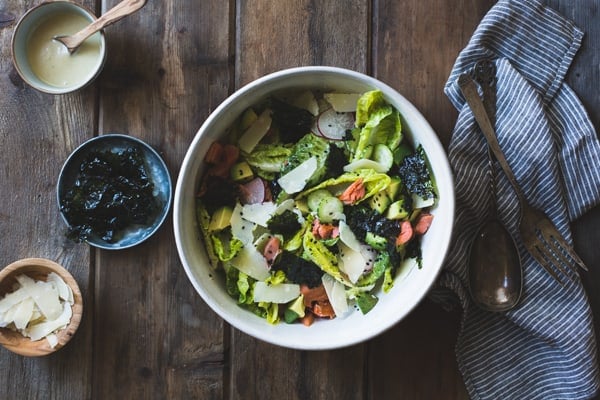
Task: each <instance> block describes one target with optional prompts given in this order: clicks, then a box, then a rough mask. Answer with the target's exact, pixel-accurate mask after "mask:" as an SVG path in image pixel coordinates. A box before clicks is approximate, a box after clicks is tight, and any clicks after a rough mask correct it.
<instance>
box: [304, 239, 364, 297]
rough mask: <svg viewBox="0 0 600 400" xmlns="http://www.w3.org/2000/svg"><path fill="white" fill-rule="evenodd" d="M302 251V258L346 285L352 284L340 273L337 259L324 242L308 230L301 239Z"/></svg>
mask: <svg viewBox="0 0 600 400" xmlns="http://www.w3.org/2000/svg"><path fill="white" fill-rule="evenodd" d="M302 244H303V246H304V253H303V254H302V258H304V259H305V260H308V261H312V262H313V263H315V264H316V265H318V266H319V268H321V270H323V272H325V273H327V274H329V275H331V276H332V277H334V278H335V279H336V280H337V281H339V282H341V283H343V284H344V285H346V286H352V283H351V282H350V281H349V280H348V278H346V276H345V275H343V274H342V271H341V270H340V267H339V265H338V259H337V257H336V255H335V254H333V253H332V252H331V251H330V250H329V249H328V248H327V246H325V244H323V243H322V242H321V241H320V240H317V239H316V238H315V235H313V233H312V232H311V231H310V230H307V231H306V233H305V234H304V240H303V243H302Z"/></svg>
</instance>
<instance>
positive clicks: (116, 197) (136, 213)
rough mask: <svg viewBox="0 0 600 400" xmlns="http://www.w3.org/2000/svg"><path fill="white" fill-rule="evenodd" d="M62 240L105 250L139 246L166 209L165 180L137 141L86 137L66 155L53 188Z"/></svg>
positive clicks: (153, 156) (167, 191)
mask: <svg viewBox="0 0 600 400" xmlns="http://www.w3.org/2000/svg"><path fill="white" fill-rule="evenodd" d="M57 192H58V204H59V209H60V212H61V215H62V217H63V219H64V220H65V222H66V223H67V225H68V228H67V237H68V238H69V239H71V240H73V241H75V242H83V241H85V242H88V243H89V244H91V245H94V246H96V247H100V248H106V249H119V248H126V247H130V246H133V245H135V244H138V243H141V242H142V241H143V240H145V239H146V238H148V237H149V236H150V235H151V234H152V233H154V232H155V231H156V230H157V229H158V227H159V226H160V224H161V223H162V221H163V220H164V218H165V216H166V213H167V211H168V208H169V205H170V199H171V189H170V178H169V174H168V171H167V168H166V165H165V164H164V162H163V161H162V159H161V158H160V156H158V154H157V153H156V152H155V151H154V150H153V149H152V148H151V147H150V146H148V145H147V144H145V143H143V142H142V141H140V140H138V139H135V138H133V137H129V136H127V135H119V134H110V135H103V136H99V137H97V138H94V139H91V140H89V141H88V142H86V143H84V144H83V145H81V146H80V147H79V148H78V149H77V150H75V152H73V154H72V155H71V156H70V157H69V159H68V160H67V162H66V163H65V165H64V166H63V170H62V171H61V175H60V178H59V184H58V190H57Z"/></svg>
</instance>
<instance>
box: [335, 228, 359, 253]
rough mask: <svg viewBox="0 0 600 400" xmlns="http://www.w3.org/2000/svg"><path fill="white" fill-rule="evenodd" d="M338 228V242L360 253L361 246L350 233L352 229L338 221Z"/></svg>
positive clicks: (352, 233)
mask: <svg viewBox="0 0 600 400" xmlns="http://www.w3.org/2000/svg"><path fill="white" fill-rule="evenodd" d="M339 228H340V240H341V241H342V242H344V244H345V245H346V246H348V247H350V248H351V249H352V250H354V251H357V252H360V250H361V246H362V245H361V243H360V242H359V241H358V239H357V238H356V236H355V235H354V232H352V229H350V226H348V224H347V223H346V222H344V221H340V223H339Z"/></svg>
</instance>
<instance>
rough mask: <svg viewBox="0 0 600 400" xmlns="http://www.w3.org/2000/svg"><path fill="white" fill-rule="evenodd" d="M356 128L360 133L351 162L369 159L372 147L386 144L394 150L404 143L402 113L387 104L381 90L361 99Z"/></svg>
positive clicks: (367, 94) (366, 94)
mask: <svg viewBox="0 0 600 400" xmlns="http://www.w3.org/2000/svg"><path fill="white" fill-rule="evenodd" d="M356 126H357V127H359V128H360V132H359V133H358V135H357V137H356V145H355V147H354V150H353V151H352V157H351V159H350V162H352V161H356V160H361V159H364V158H369V156H370V150H371V148H372V147H371V146H374V145H376V144H385V145H387V146H388V147H389V148H390V150H394V149H395V148H396V147H398V145H399V144H400V142H401V141H402V123H401V121H400V113H399V112H398V110H396V109H395V108H393V107H392V106H391V105H389V104H387V103H386V102H385V100H384V99H383V93H382V92H381V91H379V90H375V91H371V92H367V93H365V94H364V95H363V96H361V97H360V98H359V100H358V108H357V111H356Z"/></svg>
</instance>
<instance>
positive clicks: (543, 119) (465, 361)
mask: <svg viewBox="0 0 600 400" xmlns="http://www.w3.org/2000/svg"><path fill="white" fill-rule="evenodd" d="M582 36H583V34H582V32H581V31H580V30H579V29H578V28H577V27H575V26H574V25H573V24H572V23H571V22H570V21H568V20H566V19H564V18H563V17H562V16H561V15H559V14H558V13H556V12H555V11H554V10H552V9H550V8H548V7H546V6H544V5H543V4H542V3H541V2H540V1H537V0H535V1H524V0H521V1H517V0H512V1H511V0H501V1H498V2H497V3H496V5H495V6H494V7H493V8H492V9H491V10H490V11H489V13H488V14H487V15H486V16H485V18H484V19H483V20H482V21H481V23H480V25H479V27H478V28H477V30H476V31H475V33H474V36H473V37H472V39H471V40H470V42H469V44H468V46H467V47H466V48H465V49H464V50H463V51H462V52H461V53H460V55H459V57H458V59H457V61H456V63H455V65H454V68H453V70H452V72H451V75H450V78H449V79H448V82H447V84H446V87H445V92H446V95H447V96H448V97H449V98H450V100H451V101H452V103H453V105H454V106H455V107H456V108H457V109H458V110H459V116H458V121H457V123H456V126H455V129H454V132H453V136H452V139H451V142H450V145H449V158H450V162H451V165H452V167H453V169H454V174H455V179H456V193H457V199H456V200H457V212H456V222H455V228H454V238H453V243H452V245H451V248H450V251H449V255H448V258H447V260H446V264H445V267H444V270H443V272H442V274H441V275H440V279H439V280H438V282H437V288H436V290H434V291H433V292H432V295H431V297H432V298H433V299H434V300H435V299H436V298H437V299H441V298H443V297H444V293H443V292H444V291H443V290H441V289H442V288H445V289H450V290H451V291H452V292H454V294H456V295H458V298H459V300H460V303H461V305H462V307H463V310H464V314H463V321H462V327H461V331H460V333H459V337H458V342H457V345H456V355H457V360H458V365H459V368H460V370H461V372H462V375H463V378H464V380H465V384H466V387H467V390H468V392H469V395H470V396H471V397H472V398H473V399H528V400H529V399H543V400H549V399H584V398H589V397H591V396H593V395H594V394H595V393H596V391H597V389H598V387H599V375H598V364H597V359H596V339H595V336H594V330H593V325H592V314H591V310H590V307H589V304H588V300H587V297H586V294H585V292H584V289H583V286H582V284H581V281H580V279H579V276H576V274H573V276H574V279H575V281H574V282H569V283H567V284H566V285H565V287H562V286H561V285H560V284H559V283H557V282H556V281H554V280H553V278H551V276H550V275H549V274H548V273H547V272H545V270H544V269H543V268H542V267H541V266H540V265H539V264H537V263H536V262H535V261H534V260H533V258H532V257H531V256H530V255H529V253H528V252H527V251H526V250H525V248H524V247H523V245H522V244H521V243H519V251H520V255H521V259H522V262H523V266H524V292H523V297H522V300H521V303H520V304H519V306H518V307H517V308H515V309H513V310H511V311H508V312H505V313H492V312H486V311H482V310H480V309H479V308H477V307H476V306H475V305H474V304H473V302H472V301H471V299H470V297H469V293H468V286H467V285H468V280H467V279H468V278H467V277H468V272H467V264H468V259H469V250H470V245H471V243H472V242H473V240H474V237H475V234H476V232H477V230H478V228H479V227H480V226H481V224H482V223H483V221H484V219H485V211H486V207H485V206H482V204H485V202H486V199H487V198H488V197H487V196H488V190H489V180H488V179H489V178H488V171H489V166H488V159H487V153H486V142H485V138H484V137H483V135H482V133H481V132H480V130H479V127H478V126H477V124H476V122H475V120H474V117H473V115H472V114H471V111H470V110H469V108H468V105H467V104H465V100H464V98H463V97H462V95H461V93H460V90H459V88H458V84H457V80H458V77H459V75H460V74H461V73H464V72H468V71H470V70H471V69H472V68H473V65H474V63H475V62H476V61H478V60H481V59H493V60H494V62H495V64H496V68H497V78H498V82H497V97H498V101H497V122H496V128H497V135H498V140H499V142H500V145H501V147H502V149H503V151H504V153H505V155H506V158H507V160H508V162H509V163H510V165H511V167H512V169H513V170H514V173H515V175H516V177H517V180H518V182H519V184H520V186H521V188H522V189H523V191H524V193H525V196H526V198H527V200H528V201H529V202H530V203H531V204H532V205H533V206H534V207H537V208H539V209H542V210H545V211H546V213H547V214H548V215H549V216H550V218H551V219H552V220H553V222H554V223H555V224H556V225H557V227H558V228H559V230H560V231H561V233H562V234H563V235H564V236H565V237H566V238H567V239H568V240H569V241H571V232H570V228H569V222H570V221H572V220H574V219H575V218H578V217H579V216H581V215H582V214H584V213H585V212H586V211H587V210H589V209H590V208H591V207H593V206H595V205H596V204H598V203H599V201H600V145H599V143H598V139H597V137H596V133H595V131H594V127H593V126H592V124H591V122H590V120H589V118H588V116H587V114H586V112H585V110H584V108H583V106H582V105H581V103H580V101H579V100H578V98H577V97H576V95H575V93H574V92H573V91H572V90H571V89H570V88H569V87H568V86H567V85H566V84H565V83H563V79H564V77H565V74H566V72H567V70H568V68H569V66H570V64H571V62H572V59H573V57H574V55H575V53H576V52H577V50H578V49H579V46H580V43H581V39H582ZM495 174H496V179H497V188H496V191H497V201H498V208H499V214H500V218H501V219H502V221H503V222H504V223H505V224H506V225H507V227H508V229H509V231H510V232H511V234H512V235H513V237H515V238H517V240H518V241H520V240H519V239H520V235H519V233H518V227H517V220H518V216H519V213H520V211H519V207H518V202H517V198H516V195H515V193H514V192H513V190H512V188H511V186H510V184H509V182H508V180H507V179H506V176H505V175H504V174H503V173H502V172H501V170H500V169H499V168H496V171H495ZM592 267H594V266H592ZM446 294H447V290H446Z"/></svg>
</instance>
